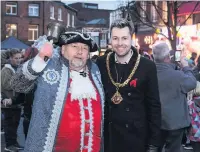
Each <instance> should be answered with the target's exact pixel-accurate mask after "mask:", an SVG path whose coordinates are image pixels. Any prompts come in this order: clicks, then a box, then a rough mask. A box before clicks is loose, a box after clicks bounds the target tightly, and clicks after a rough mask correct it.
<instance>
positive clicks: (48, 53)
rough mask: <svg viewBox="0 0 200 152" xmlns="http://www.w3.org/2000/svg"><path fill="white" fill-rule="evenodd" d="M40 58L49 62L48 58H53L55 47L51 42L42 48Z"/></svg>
mask: <svg viewBox="0 0 200 152" xmlns="http://www.w3.org/2000/svg"><path fill="white" fill-rule="evenodd" d="M38 55H39V57H41V58H42V59H43V60H45V61H46V60H47V59H48V58H51V57H52V55H53V45H52V43H51V42H46V43H44V45H43V46H42V47H41V49H40V51H39V54H38Z"/></svg>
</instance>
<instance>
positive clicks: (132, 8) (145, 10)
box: [127, 1, 200, 50]
mask: <svg viewBox="0 0 200 152" xmlns="http://www.w3.org/2000/svg"><path fill="white" fill-rule="evenodd" d="M163 3H166V6H167V7H166V9H164V8H163ZM186 3H190V2H189V1H184V2H183V1H157V2H156V1H145V2H143V1H131V2H129V4H128V7H127V9H128V10H129V11H128V12H129V13H130V15H131V19H132V21H133V22H134V23H136V24H141V25H146V26H148V27H151V28H153V29H155V30H156V29H157V28H158V27H159V25H160V24H162V26H165V27H166V28H167V31H168V35H164V34H163V33H160V34H162V35H163V36H164V37H166V38H167V39H168V40H169V41H170V43H171V46H172V48H173V49H174V50H175V49H176V38H177V33H178V32H179V30H180V28H181V26H183V25H184V24H185V23H186V22H187V21H188V19H189V18H190V17H191V16H192V14H193V12H194V11H195V10H196V9H197V7H198V6H199V5H200V2H199V1H196V2H195V5H194V7H193V8H192V11H191V12H190V14H189V15H188V16H187V18H186V19H185V20H184V21H183V22H182V23H181V24H179V22H178V11H179V8H180V7H181V6H182V5H183V4H186ZM152 9H154V11H155V13H156V16H157V19H156V21H155V20H154V19H152V17H153V16H152V12H151V11H150V10H152ZM164 14H165V17H164ZM177 26H179V29H177Z"/></svg>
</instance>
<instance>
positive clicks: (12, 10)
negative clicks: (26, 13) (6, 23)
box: [6, 2, 17, 15]
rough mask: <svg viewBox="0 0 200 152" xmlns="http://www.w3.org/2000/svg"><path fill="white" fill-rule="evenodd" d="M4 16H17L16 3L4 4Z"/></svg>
mask: <svg viewBox="0 0 200 152" xmlns="http://www.w3.org/2000/svg"><path fill="white" fill-rule="evenodd" d="M6 14H8V15H17V3H15V2H7V3H6Z"/></svg>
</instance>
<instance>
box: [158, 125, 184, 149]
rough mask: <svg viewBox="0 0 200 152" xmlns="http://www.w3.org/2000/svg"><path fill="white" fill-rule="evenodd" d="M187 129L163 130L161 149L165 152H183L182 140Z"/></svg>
mask: <svg viewBox="0 0 200 152" xmlns="http://www.w3.org/2000/svg"><path fill="white" fill-rule="evenodd" d="M184 130H185V128H183V129H178V130H161V147H160V148H159V152H162V149H163V148H164V150H165V152H182V150H183V149H182V138H183V133H184Z"/></svg>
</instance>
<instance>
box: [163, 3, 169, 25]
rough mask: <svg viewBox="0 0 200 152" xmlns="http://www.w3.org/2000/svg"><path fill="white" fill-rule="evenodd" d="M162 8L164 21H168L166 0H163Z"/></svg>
mask: <svg viewBox="0 0 200 152" xmlns="http://www.w3.org/2000/svg"><path fill="white" fill-rule="evenodd" d="M162 9H163V11H162V12H163V14H162V16H163V20H164V21H167V11H168V10H167V2H166V1H162Z"/></svg>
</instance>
